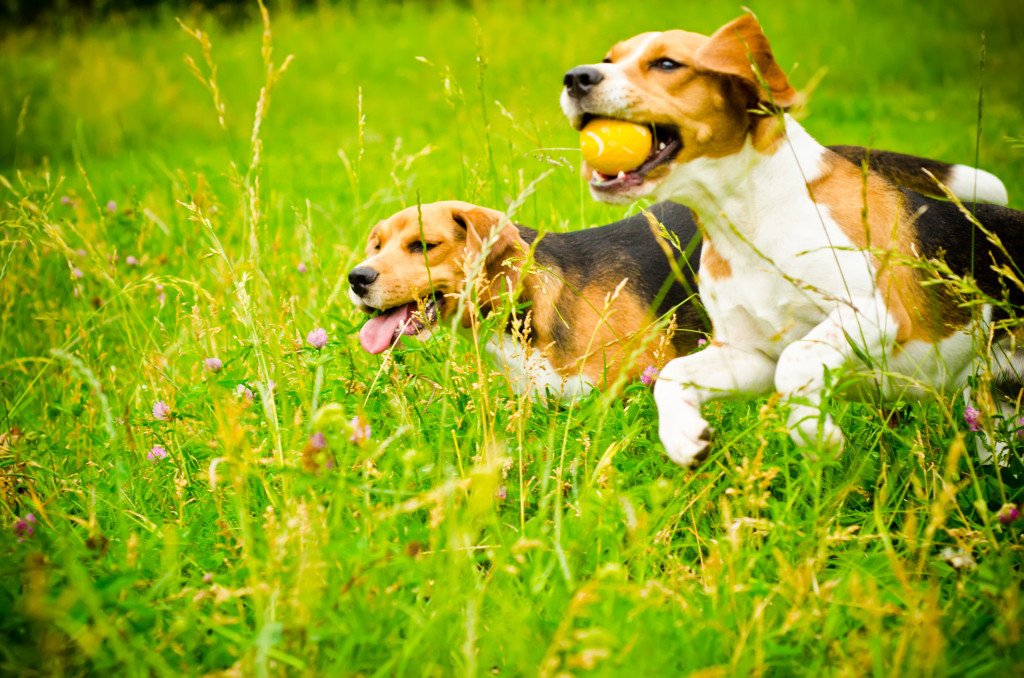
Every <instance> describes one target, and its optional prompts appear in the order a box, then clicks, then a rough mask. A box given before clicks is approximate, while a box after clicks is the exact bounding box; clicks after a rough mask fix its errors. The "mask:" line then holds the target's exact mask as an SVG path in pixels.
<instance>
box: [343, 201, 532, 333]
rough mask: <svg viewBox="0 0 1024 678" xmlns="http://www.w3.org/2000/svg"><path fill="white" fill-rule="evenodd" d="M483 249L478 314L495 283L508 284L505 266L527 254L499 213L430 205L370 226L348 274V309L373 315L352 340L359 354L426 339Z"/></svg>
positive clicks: (510, 270)
mask: <svg viewBox="0 0 1024 678" xmlns="http://www.w3.org/2000/svg"><path fill="white" fill-rule="evenodd" d="M485 249H486V252H487V254H486V257H485V258H484V259H483V261H482V262H481V271H480V277H481V279H482V280H483V281H484V287H483V288H482V292H481V296H480V298H479V302H480V304H481V305H482V306H486V305H487V304H489V303H490V302H491V301H493V298H494V297H496V296H497V295H498V294H500V291H501V289H502V286H501V284H500V282H499V281H501V280H506V279H508V280H511V282H512V285H513V286H514V285H515V284H516V282H517V281H516V280H515V279H514V277H515V271H516V266H515V265H514V264H513V263H511V262H509V261H508V260H509V258H510V257H516V256H520V255H522V254H525V252H526V251H527V249H528V248H527V246H526V243H525V242H524V241H523V240H522V238H521V237H520V235H519V230H518V229H517V228H516V227H515V226H514V225H513V224H511V223H510V222H509V221H508V220H507V219H506V218H505V216H504V215H503V214H502V213H501V212H498V211H496V210H492V209H487V208H486V207H479V206H477V205H472V204H470V203H465V202H456V201H447V202H436V203H431V204H428V205H419V206H414V207H409V208H407V209H404V210H402V211H401V212H399V213H397V214H395V215H393V216H391V217H389V218H387V219H385V220H384V221H382V222H380V223H379V224H377V225H376V226H374V227H373V230H372V231H370V237H369V241H368V243H367V246H366V259H365V260H363V261H362V262H361V263H360V264H359V265H358V266H356V267H355V268H353V269H352V271H351V272H350V273H349V274H348V281H349V285H350V286H351V288H350V289H349V296H350V297H351V299H352V301H353V302H354V303H355V304H356V306H358V307H359V309H360V310H362V311H364V312H366V313H373V314H376V315H374V317H372V318H370V320H368V321H367V322H366V324H365V325H363V328H362V329H361V330H360V332H359V341H360V343H361V344H362V345H363V348H364V349H366V350H367V351H369V352H370V353H380V352H381V351H383V350H385V349H386V348H387V347H388V346H390V345H391V344H393V343H394V342H395V340H396V339H397V338H398V337H400V336H402V335H403V334H409V335H416V336H418V337H420V338H424V337H425V336H428V335H429V330H430V327H431V326H432V325H433V324H434V323H436V322H438V321H440V320H442V319H444V318H447V317H448V316H450V315H451V314H452V312H454V311H455V307H456V304H455V303H454V302H453V300H452V299H451V296H452V295H457V294H459V293H461V292H462V291H463V290H464V289H465V287H466V275H467V270H469V271H470V272H472V271H473V268H474V267H473V262H474V261H476V260H478V258H479V255H480V254H482V253H483V252H484V250H485ZM464 322H466V319H464Z"/></svg>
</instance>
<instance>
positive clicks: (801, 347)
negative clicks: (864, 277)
mask: <svg viewBox="0 0 1024 678" xmlns="http://www.w3.org/2000/svg"><path fill="white" fill-rule="evenodd" d="M895 330H896V323H895V321H894V320H893V319H892V318H891V317H889V315H888V312H887V311H886V309H885V307H884V306H883V305H882V304H881V302H880V301H878V300H877V299H871V298H867V299H858V300H855V301H854V302H853V303H849V304H844V305H842V306H840V307H838V308H836V309H835V310H834V311H832V312H831V313H830V314H829V315H828V317H827V318H826V319H825V320H824V321H823V322H822V323H820V324H819V325H817V326H816V327H814V329H812V330H811V331H810V332H808V333H807V335H806V336H804V337H803V338H802V339H800V340H798V341H794V342H793V343H792V344H790V345H789V346H787V347H786V349H785V350H784V351H783V352H782V355H780V356H779V364H778V367H777V368H776V370H775V388H776V390H777V391H778V392H779V393H780V394H782V395H783V396H784V397H785V398H786V399H788V401H789V404H790V413H789V418H788V422H787V423H788V427H789V435H790V438H792V439H793V442H795V443H797V444H798V445H816V444H817V443H818V441H819V440H820V442H821V444H823V445H824V446H825V447H826V448H827V449H831V450H839V449H841V448H842V446H843V443H844V441H845V438H844V437H843V433H842V431H841V430H840V429H839V427H838V426H836V424H835V421H834V420H833V419H832V416H831V415H829V414H827V413H826V414H825V415H824V416H822V411H821V400H822V392H823V391H824V388H825V373H826V370H835V369H838V368H841V367H843V366H845V365H848V364H850V363H851V362H852V361H853V360H855V359H858V358H857V354H858V351H855V350H854V346H859V347H860V349H861V350H860V351H859V353H860V355H862V356H867V357H868V358H869V359H870V360H871V361H872V364H871V365H869V367H874V368H876V369H878V368H881V369H882V371H884V362H885V361H884V360H883V357H884V356H886V355H891V349H892V346H893V337H894V335H895Z"/></svg>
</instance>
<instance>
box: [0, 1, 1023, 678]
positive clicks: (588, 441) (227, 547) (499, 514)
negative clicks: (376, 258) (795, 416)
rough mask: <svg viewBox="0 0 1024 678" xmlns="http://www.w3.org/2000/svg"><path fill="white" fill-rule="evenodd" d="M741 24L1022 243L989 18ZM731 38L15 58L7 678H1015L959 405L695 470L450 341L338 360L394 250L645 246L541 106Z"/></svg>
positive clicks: (443, 19)
mask: <svg viewBox="0 0 1024 678" xmlns="http://www.w3.org/2000/svg"><path fill="white" fill-rule="evenodd" d="M748 4H750V5H751V6H752V8H753V9H754V11H755V12H757V14H758V16H759V18H760V19H761V21H762V23H763V25H764V26H765V29H766V31H767V33H768V35H769V37H770V38H771V39H772V41H773V45H774V47H775V52H776V56H777V57H778V59H779V61H780V63H782V64H783V66H784V67H785V68H786V69H787V70H788V71H789V72H790V74H791V79H792V81H793V83H794V84H795V85H796V86H797V87H798V88H805V87H807V86H808V85H810V84H812V83H815V82H817V85H816V86H815V88H814V92H813V95H812V97H811V100H810V104H809V106H808V109H807V111H806V118H805V120H804V123H805V125H806V126H807V127H808V129H809V130H810V131H811V132H812V133H813V134H814V135H815V136H816V137H817V138H819V139H821V140H823V141H826V142H828V143H855V144H865V145H872V146H875V147H880V148H889V149H893V150H900V151H904V152H910V153H917V154H921V155H929V156H934V157H939V158H943V159H946V160H950V161H954V162H968V163H970V162H973V161H974V159H975V158H976V157H977V158H979V160H980V164H981V165H982V166H983V167H986V168H988V169H990V170H992V171H994V172H996V173H997V174H998V175H1000V176H1001V177H1002V178H1003V179H1004V181H1005V182H1006V185H1007V187H1008V189H1009V191H1010V196H1011V205H1012V206H1015V207H1017V208H1024V198H1022V196H1024V124H1022V122H1024V119H1022V116H1021V102H1022V101H1024V78H1021V76H1020V74H1021V73H1024V49H1022V48H1021V35H1022V23H1021V19H1020V17H1019V12H1017V11H1016V9H1015V8H1014V7H1013V6H1012V5H1011V4H1010V3H1004V4H998V3H991V2H974V3H968V2H965V1H962V2H949V3H911V2H905V3H903V2H897V3H893V2H881V1H878V2H852V1H844V2H836V3H821V2H812V1H811V0H799V1H796V2H787V3H780V2H774V3H772V2H760V1H755V2H753V3H748ZM929 5H931V6H929ZM739 12H740V7H739V5H731V4H728V3H699V4H697V3H695V4H692V5H687V6H685V7H684V6H682V5H680V4H679V3H661V2H651V3H643V4H640V3H622V2H618V3H615V2H604V1H602V2H594V3H579V6H577V5H576V4H572V5H570V4H561V3H541V2H501V3H486V4H485V3H479V6H478V7H476V8H475V9H471V8H467V7H461V6H449V5H441V6H438V7H434V8H429V7H425V6H424V5H421V4H418V3H410V4H408V5H406V6H403V7H398V6H388V7H378V6H377V5H376V4H374V3H363V4H361V5H356V6H355V8H354V9H331V8H324V9H319V10H315V11H311V12H306V13H294V14H293V13H289V12H285V11H281V12H274V13H273V16H272V17H271V18H272V37H271V35H270V34H269V33H264V29H263V26H262V25H261V22H260V20H259V16H258V13H257V12H256V11H255V10H254V12H253V16H252V20H251V21H249V22H246V23H243V24H242V25H231V26H228V27H225V26H222V25H220V24H219V23H218V21H217V20H216V17H212V16H205V15H190V16H182V17H181V20H182V22H183V24H184V25H185V27H182V26H179V25H178V24H177V23H176V22H175V21H174V18H173V17H170V16H155V17H150V18H146V19H142V20H135V21H133V22H132V23H126V22H123V21H118V20H116V19H114V20H110V21H109V22H106V23H104V24H101V25H89V26H85V27H82V26H72V25H68V26H66V27H64V28H63V29H62V30H39V29H31V30H30V29H26V30H22V31H18V32H10V33H7V34H6V35H3V36H2V37H0V202H2V206H0V525H2V532H0V639H2V642H0V673H4V674H9V675H49V674H83V673H105V672H113V673H115V674H118V675H121V674H123V675H173V674H189V675H191V674H208V673H221V672H224V673H228V674H232V675H278V674H309V675H318V674H327V675H349V674H359V675H377V674H381V675H393V674H407V675H408V674H411V675H451V674H465V675H480V674H487V675H493V674H497V675H520V674H527V675H534V674H541V675H545V676H554V675H570V674H586V673H594V674H599V675H606V674H628V675H681V674H695V675H702V676H718V675H723V676H724V675H751V674H755V675H763V674H771V675H790V674H814V675H820V674H824V675H849V676H854V675H856V676H861V675H866V674H871V675H876V676H890V675H939V676H941V675H972V676H973V675H978V676H980V675H986V676H987V675H994V676H1009V675H1021V674H1022V673H1024V628H1022V623H1024V622H1022V620H1024V599H1022V593H1021V591H1022V582H1024V544H1022V542H1021V530H1022V526H1024V521H1009V520H1008V518H1009V517H1010V514H1009V513H1008V508H1007V505H1009V504H1017V505H1019V504H1020V503H1021V502H1022V501H1024V489H1022V482H1021V480H1020V476H1019V475H1014V474H1013V470H1014V469H1013V468H1011V469H1005V470H999V469H993V468H991V467H980V466H978V465H977V464H976V461H975V457H974V455H973V449H974V444H975V439H976V438H977V436H978V435H980V434H978V433H974V432H971V431H970V430H969V427H968V425H967V424H966V423H965V422H964V418H963V409H964V406H963V403H962V401H961V399H960V398H956V397H950V398H949V399H948V400H946V401H945V402H940V403H935V404H931V405H919V404H905V405H897V406H889V405H886V406H882V405H871V404H858V405H850V404H844V403H839V404H836V406H835V411H836V412H837V414H838V418H839V422H840V424H841V425H842V427H843V429H844V430H845V432H846V433H847V435H848V437H849V438H850V440H851V444H850V445H849V447H848V448H847V450H846V453H845V454H844V455H843V456H841V457H840V458H831V457H828V456H827V455H821V454H816V453H815V451H814V450H807V449H798V448H796V447H794V446H793V444H792V443H790V442H789V439H788V437H787V434H786V431H785V427H784V421H785V415H784V412H782V411H781V408H780V407H779V404H778V403H777V402H776V401H775V400H774V399H769V400H767V401H757V402H753V401H740V402H732V403H727V404H721V403H719V404H712V405H710V406H708V407H707V408H705V414H706V416H707V417H708V418H709V420H710V421H711V423H712V425H713V426H714V427H715V428H716V429H717V431H718V437H717V439H716V443H715V446H714V451H713V454H712V456H711V458H710V460H709V461H708V462H707V463H705V464H704V465H703V466H701V467H700V468H698V469H697V470H696V471H693V472H685V471H682V470H680V469H679V468H677V467H676V466H674V465H673V464H672V463H671V462H669V461H668V460H667V459H666V458H665V456H664V454H663V452H662V450H661V448H660V444H659V443H658V440H657V433H656V426H655V421H656V413H655V408H654V404H653V400H652V397H651V392H650V390H649V389H648V388H647V387H646V386H644V385H642V384H641V383H639V382H637V383H632V384H627V385H624V386H623V387H622V388H620V389H617V390H616V392H613V393H606V394H595V395H592V396H590V397H589V398H587V399H586V400H584V401H582V402H580V403H578V404H576V405H573V406H571V407H561V408H559V407H546V406H545V405H542V404H540V403H537V402H532V401H531V400H529V399H526V398H522V397H517V396H515V395H513V394H512V393H511V391H510V389H509V385H508V383H507V381H506V380H505V378H504V377H503V376H502V375H501V374H500V373H499V372H498V371H497V370H496V369H495V367H494V366H493V365H492V364H491V363H489V362H488V360H487V358H486V356H485V355H484V354H483V350H482V345H481V343H480V342H474V341H473V340H472V339H471V338H469V337H467V336H464V335H462V334H459V333H454V332H450V331H447V330H444V331H441V332H440V333H439V336H437V337H435V338H434V339H433V340H432V341H430V342H428V343H425V344H416V343H413V342H408V343H405V344H404V345H403V346H401V347H400V348H398V349H397V350H395V351H394V352H392V353H391V354H390V355H389V357H386V358H378V357H373V356H369V355H368V354H366V353H364V352H362V351H361V349H360V347H359V343H358V341H357V339H356V337H355V333H356V331H357V330H358V328H359V326H360V324H361V322H362V320H363V317H362V316H360V315H359V314H358V313H357V312H356V311H355V310H354V309H353V308H352V306H351V305H350V304H349V302H348V301H347V299H346V296H345V285H346V283H345V275H346V273H347V271H348V270H349V268H350V267H351V266H352V265H353V264H354V263H355V262H357V261H358V260H359V259H360V258H361V251H362V246H363V241H364V239H365V236H366V234H367V233H368V231H369V229H370V227H371V226H372V225H373V224H374V223H375V222H376V221H377V220H378V219H380V218H382V217H385V216H387V215H389V214H391V213H392V212H394V211H397V210H398V209H400V208H402V207H405V206H408V205H411V204H415V203H416V202H417V201H425V202H426V201H433V200H439V199H449V198H460V199H464V200H469V201H474V202H478V203H481V204H484V205H488V206H492V207H497V208H500V209H509V208H510V207H511V208H512V210H513V211H514V214H513V216H514V218H515V219H516V220H518V221H520V222H522V223H525V224H529V225H532V226H535V227H538V228H540V229H542V230H572V229H579V228H583V227H586V226H589V225H594V224H598V223H603V222H606V221H608V220H610V219H613V218H618V217H620V216H622V215H623V214H625V213H627V212H631V211H635V209H636V208H635V207H634V208H631V209H629V210H626V209H623V208H621V207H619V208H612V207H608V206H602V205H598V204H595V203H593V202H592V201H591V200H590V198H589V196H588V195H587V194H586V191H585V188H584V187H583V184H582V181H581V180H580V178H579V176H578V171H577V167H578V164H579V153H578V150H576V145H577V140H576V135H575V133H574V132H573V131H572V130H571V129H570V128H569V126H568V125H567V123H566V122H565V120H564V119H563V118H562V116H561V114H560V112H559V110H558V105H557V99H558V94H559V88H560V83H561V75H562V73H563V72H564V71H565V70H566V69H567V68H569V67H571V66H573V65H576V64H578V63H581V62H592V61H596V60H599V59H600V58H601V57H602V56H603V53H604V50H605V49H606V48H607V47H608V46H609V45H610V44H612V43H613V42H614V41H616V40H617V39H620V38H624V37H627V36H629V35H632V34H634V33H637V32H639V31H641V30H651V29H662V28H675V27H682V28H689V29H693V30H699V31H702V32H710V31H712V30H714V29H715V28H716V27H717V26H719V25H720V24H722V23H724V22H725V21H727V20H729V19H731V18H733V17H734V16H737V15H738V14H739ZM69 23H70V22H69ZM186 28H187V30H186ZM200 30H201V31H202V32H201V33H199V32H197V31H200ZM983 34H984V36H985V37H984V41H983V38H982V35H983ZM983 44H984V46H985V50H984V60H983V68H982V63H981V62H982V59H981V58H980V52H981V48H982V45H983ZM204 45H205V47H204ZM291 56H293V57H294V58H293V59H292V58H291ZM186 60H188V62H186ZM190 64H192V65H190ZM285 65H287V68H284V66H285ZM193 70H194V71H195V72H196V73H198V74H199V76H200V78H201V79H202V80H204V81H205V84H206V86H204V84H203V83H201V82H200V80H199V79H197V78H196V77H195V75H194V74H193V72H192V71H193ZM282 71H283V72H282ZM982 92H983V106H982V107H980V117H981V125H980V128H979V93H982ZM254 118H255V119H256V120H258V125H256V126H254ZM317 327H322V328H324V329H325V330H326V332H327V335H328V342H327V344H326V346H325V347H323V348H322V349H319V350H318V349H316V348H314V347H313V346H311V345H310V343H309V342H307V340H306V339H307V335H308V334H309V333H310V332H311V331H312V330H313V329H314V328H317ZM211 359H216V360H211ZM321 434H322V435H321Z"/></svg>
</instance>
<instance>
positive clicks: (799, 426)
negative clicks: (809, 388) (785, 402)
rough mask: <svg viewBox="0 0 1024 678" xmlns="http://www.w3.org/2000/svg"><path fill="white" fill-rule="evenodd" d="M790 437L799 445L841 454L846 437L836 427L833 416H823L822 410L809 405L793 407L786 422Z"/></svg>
mask: <svg viewBox="0 0 1024 678" xmlns="http://www.w3.org/2000/svg"><path fill="white" fill-rule="evenodd" d="M786 425H787V427H788V428H789V437H790V439H791V440H792V441H793V442H794V443H796V444H797V445H801V446H805V447H821V448H824V449H825V450H828V451H831V452H841V451H842V449H843V447H844V446H845V445H846V437H845V436H844V435H843V432H842V431H841V430H840V429H839V427H838V426H836V423H835V421H833V419H832V416H831V415H829V414H825V415H824V417H823V416H822V412H821V410H819V409H818V408H816V407H811V406H809V405H795V404H794V405H792V406H791V408H790V411H789V418H788V419H787V421H786Z"/></svg>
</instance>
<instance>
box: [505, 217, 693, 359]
mask: <svg viewBox="0 0 1024 678" xmlns="http://www.w3.org/2000/svg"><path fill="white" fill-rule="evenodd" d="M648 211H649V212H650V213H651V214H652V215H653V216H654V218H655V219H657V220H658V221H659V222H660V223H662V224H663V225H664V226H665V228H666V229H667V230H668V231H669V233H671V234H672V236H673V237H674V239H675V240H676V241H677V242H678V243H679V245H680V246H681V247H682V248H683V250H684V251H688V252H689V256H688V257H684V256H683V255H682V254H681V253H680V252H679V251H678V250H676V249H675V248H674V247H673V245H672V244H671V243H668V242H665V241H664V240H663V242H662V243H659V242H658V240H657V239H656V237H655V235H654V233H653V232H652V228H651V225H650V223H649V221H648V219H647V217H646V216H645V215H644V214H637V215H634V216H631V217H628V218H626V219H622V220H621V221H616V222H613V223H611V224H606V225H604V226H598V227H596V228H588V229H584V230H580V231H574V232H571V233H548V234H546V235H545V236H544V237H543V238H542V239H541V241H540V243H539V244H538V245H537V249H536V255H535V256H536V259H537V262H538V263H539V264H540V265H541V266H551V267H553V268H555V269H557V270H558V271H559V272H560V274H561V275H562V276H564V277H565V279H566V282H567V283H568V284H567V285H565V286H564V287H563V288H562V290H561V292H560V294H559V299H557V300H551V301H553V302H554V304H555V307H556V308H560V309H562V308H568V307H570V306H571V304H569V303H568V302H569V300H570V298H571V297H572V296H574V295H578V294H579V291H580V290H582V289H584V288H587V287H589V286H592V285H594V284H597V285H600V286H601V287H602V288H603V289H606V290H608V291H609V292H610V291H611V290H614V289H615V287H616V286H617V285H618V284H619V283H620V282H621V281H622V280H624V279H625V280H627V283H626V285H625V289H624V292H625V293H627V294H631V295H632V296H633V297H634V298H635V299H637V300H638V301H639V302H640V304H641V305H642V306H644V307H645V308H647V309H649V310H650V311H651V312H652V313H653V314H655V315H657V316H663V315H665V314H667V313H670V312H672V311H673V310H674V311H675V313H676V327H677V331H676V333H675V334H674V335H673V338H672V343H673V346H674V347H675V349H676V351H677V352H678V353H680V354H681V353H685V352H687V351H689V350H691V349H693V348H694V347H695V346H696V343H697V340H698V339H699V338H700V337H701V336H702V334H701V333H700V332H699V331H695V330H699V328H703V329H705V330H707V329H709V327H708V326H707V323H706V321H705V320H704V318H703V316H702V315H701V312H700V311H699V306H698V305H697V304H696V303H695V302H696V292H697V284H696V280H695V273H696V271H697V267H698V266H699V265H700V239H699V238H700V236H699V235H698V231H697V224H696V222H695V221H694V219H693V213H692V212H691V211H690V210H689V209H688V208H686V207H683V206H682V205H679V204H677V203H671V202H663V203H658V204H656V205H653V206H652V207H651V208H650V209H649V210H648ZM519 231H520V233H521V234H522V236H523V239H524V240H525V241H526V242H527V243H530V244H532V243H533V241H534V240H535V238H536V237H537V234H536V231H534V230H532V229H529V228H527V227H525V226H519ZM664 247H668V250H669V253H670V254H671V255H672V256H673V257H674V258H675V259H676V260H677V262H678V269H679V273H680V274H681V278H682V280H680V276H677V275H676V274H675V273H674V272H673V270H672V265H671V264H670V263H669V257H668V256H667V254H666V250H665V249H664Z"/></svg>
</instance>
